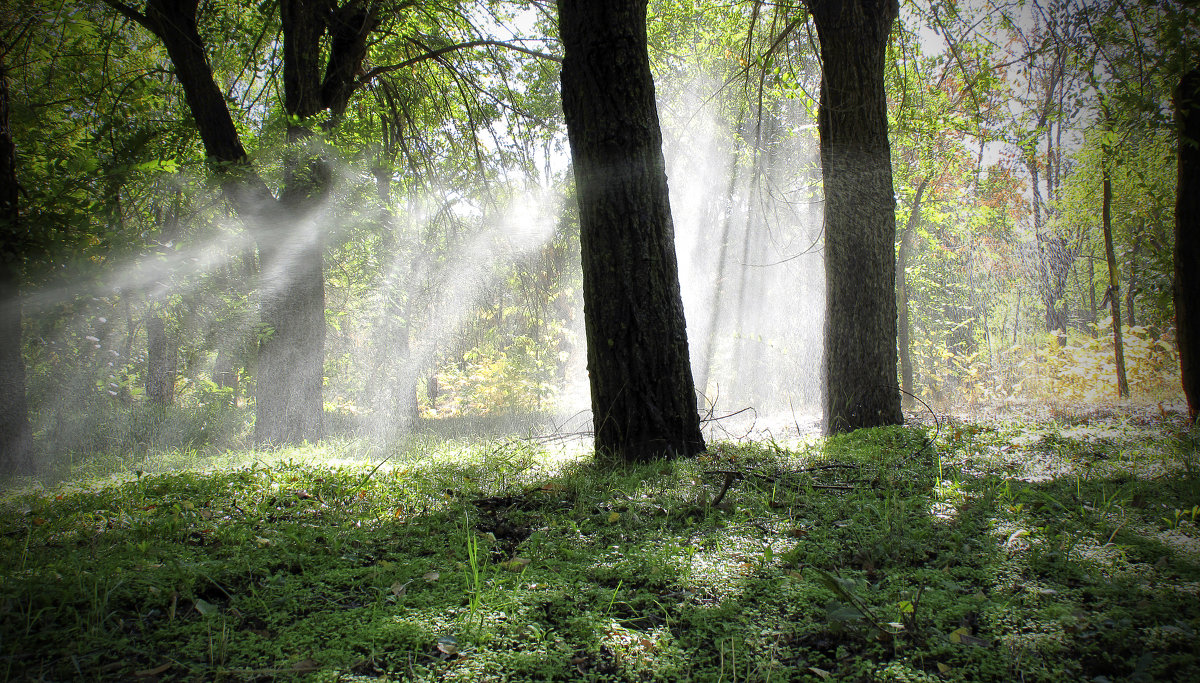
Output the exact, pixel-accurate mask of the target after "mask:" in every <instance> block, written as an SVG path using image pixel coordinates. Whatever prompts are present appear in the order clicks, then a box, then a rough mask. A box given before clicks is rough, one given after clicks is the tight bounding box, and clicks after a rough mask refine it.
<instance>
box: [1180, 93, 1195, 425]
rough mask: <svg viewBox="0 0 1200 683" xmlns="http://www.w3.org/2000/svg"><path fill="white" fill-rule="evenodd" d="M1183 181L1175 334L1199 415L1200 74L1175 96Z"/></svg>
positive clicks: (1186, 390)
mask: <svg viewBox="0 0 1200 683" xmlns="http://www.w3.org/2000/svg"><path fill="white" fill-rule="evenodd" d="M1175 111H1176V114H1175V116H1176V121H1177V125H1178V129H1179V178H1178V185H1177V190H1176V191H1177V193H1178V194H1177V196H1176V201H1175V330H1176V338H1177V339H1178V341H1179V367H1180V371H1181V373H1182V377H1183V391H1184V394H1186V395H1187V402H1188V413H1189V414H1190V415H1191V416H1192V419H1196V417H1197V414H1198V413H1200V70H1193V71H1190V72H1188V74H1187V75H1186V76H1184V77H1183V79H1182V80H1181V81H1180V83H1179V88H1178V89H1177V90H1176V91H1175Z"/></svg>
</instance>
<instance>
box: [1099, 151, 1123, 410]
mask: <svg viewBox="0 0 1200 683" xmlns="http://www.w3.org/2000/svg"><path fill="white" fill-rule="evenodd" d="M1103 183H1104V197H1103V200H1102V205H1101V209H1100V213H1101V217H1102V218H1101V224H1102V225H1103V228H1104V254H1105V257H1106V258H1107V260H1108V293H1107V294H1105V298H1107V299H1109V300H1110V301H1109V303H1110V305H1111V306H1112V328H1113V357H1114V359H1115V361H1116V364H1117V396H1119V397H1120V398H1129V380H1128V379H1126V377H1125V341H1124V339H1122V337H1121V295H1120V291H1121V289H1120V283H1118V282H1117V257H1116V254H1115V253H1114V250H1113V237H1112V178H1111V177H1109V173H1108V166H1107V160H1106V161H1105V167H1104V181H1103Z"/></svg>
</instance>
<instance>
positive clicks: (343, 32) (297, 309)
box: [106, 0, 380, 443]
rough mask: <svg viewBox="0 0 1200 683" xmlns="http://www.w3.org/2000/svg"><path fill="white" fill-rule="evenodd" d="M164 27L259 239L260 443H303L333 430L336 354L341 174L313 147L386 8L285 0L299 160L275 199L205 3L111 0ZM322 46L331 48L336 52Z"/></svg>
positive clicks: (344, 96) (287, 169)
mask: <svg viewBox="0 0 1200 683" xmlns="http://www.w3.org/2000/svg"><path fill="white" fill-rule="evenodd" d="M106 1H107V2H108V4H109V5H111V6H112V7H114V8H115V9H117V10H118V11H119V12H121V14H123V15H124V16H126V17H128V18H130V19H132V20H134V21H136V22H137V23H139V24H141V25H142V26H144V27H145V28H147V29H149V30H150V31H151V32H152V33H154V34H155V35H156V36H157V37H158V38H159V39H160V40H161V41H162V43H163V45H164V47H166V49H167V53H168V54H169V55H170V58H171V62H172V64H173V65H174V66H175V76H176V78H178V80H179V83H180V85H181V86H182V87H183V90H184V93H185V96H186V99H187V103H188V106H189V108H190V110H191V112H192V116H193V118H194V119H195V121H196V126H197V128H198V130H199V133H200V137H201V139H202V140H203V143H204V148H205V152H206V153H207V154H208V157H209V160H210V161H211V162H212V164H213V170H214V172H215V173H216V175H217V176H218V177H219V178H220V179H221V185H222V189H223V190H224V192H225V196H226V197H227V198H228V199H229V201H230V203H231V204H232V205H233V206H234V209H235V210H236V211H237V213H238V215H239V216H240V217H241V219H242V220H243V222H244V223H245V224H246V226H247V228H248V229H249V230H250V231H251V233H252V234H253V235H254V237H255V240H256V242H257V245H258V251H259V261H260V273H261V279H262V282H261V289H260V298H261V335H260V349H259V362H258V377H257V383H256V387H257V391H256V416H255V438H256V440H258V441H260V442H269V443H294V442H299V441H301V440H306V439H307V440H316V439H319V438H320V437H321V436H322V418H323V411H324V403H323V400H322V389H321V387H322V381H323V369H324V354H325V280H324V264H323V254H324V240H323V235H322V234H321V230H320V229H319V227H317V226H314V225H312V221H313V212H314V211H315V210H316V208H317V207H318V206H319V205H320V203H321V201H322V200H323V199H324V197H325V195H326V193H327V191H328V188H329V183H330V179H331V171H330V169H329V167H328V160H327V159H325V158H323V156H322V155H321V154H320V153H319V152H314V151H312V150H311V149H309V147H308V143H310V142H311V140H312V138H313V130H312V128H311V127H312V126H313V119H314V118H315V117H317V116H318V115H322V114H324V115H325V116H326V117H327V118H326V120H325V121H323V122H321V123H322V124H324V125H325V126H326V127H327V128H329V127H333V126H336V124H337V123H338V122H339V121H340V119H341V117H342V115H343V114H344V113H345V110H346V107H347V105H348V102H349V99H350V96H351V95H352V94H353V93H354V90H355V88H356V87H357V86H358V84H359V82H358V80H357V79H358V76H359V72H360V69H361V66H362V61H363V58H364V57H365V55H366V49H367V39H368V36H369V35H370V34H371V32H372V31H373V30H375V28H377V27H378V25H379V22H380V16H379V7H378V6H377V5H376V4H375V3H370V2H363V1H360V0H349V1H348V2H344V3H341V4H338V3H333V2H327V1H324V0H283V1H282V2H281V3H280V4H279V12H280V23H281V26H282V29H283V100H284V102H283V104H284V110H285V113H286V114H287V121H288V123H287V139H288V143H289V154H288V158H287V159H286V160H285V163H284V180H283V186H282V188H281V189H280V191H279V195H278V197H276V196H275V195H274V194H273V193H272V192H271V190H270V189H269V188H268V187H267V185H266V183H265V182H264V181H263V180H262V178H261V177H260V176H259V175H258V172H257V170H256V169H255V168H254V166H253V164H252V163H251V162H250V159H249V157H248V155H247V154H246V151H245V148H244V147H243V145H242V141H241V137H240V135H239V133H238V130H237V127H236V125H235V123H234V120H233V116H232V114H231V113H230V110H229V105H228V104H227V102H226V99H225V96H224V93H222V91H221V89H220V87H219V86H218V85H217V82H216V80H215V79H214V76H213V71H212V68H211V67H210V65H209V63H208V59H207V55H206V52H205V50H206V47H205V42H204V39H203V38H202V37H201V35H200V32H199V28H198V25H197V11H198V9H199V0H149V2H148V3H147V4H146V7H145V11H144V12H140V11H137V10H135V9H134V8H132V7H130V6H129V5H126V4H124V3H122V2H119V1H118V0H106ZM323 41H325V42H327V43H328V49H327V51H326V52H325V53H323V51H322V43H323Z"/></svg>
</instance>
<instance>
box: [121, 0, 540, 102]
mask: <svg viewBox="0 0 1200 683" xmlns="http://www.w3.org/2000/svg"><path fill="white" fill-rule="evenodd" d="M105 1H106V2H107V1H108V0H105ZM488 46H490V47H503V48H506V49H509V50H516V51H517V52H521V53H523V54H527V55H530V56H532V57H537V58H538V59H545V60H547V61H551V62H558V63H560V64H561V63H562V57H557V56H555V55H551V54H546V53H545V52H538V51H537V50H530V49H529V48H527V47H521V46H520V45H513V44H512V43H506V42H504V41H501V40H472V41H470V42H466V43H457V44H455V45H447V46H446V47H441V48H438V49H436V50H431V51H429V52H426V53H425V54H422V55H417V56H416V57H413V58H412V59H406V60H404V61H403V62H400V63H399V64H389V65H387V66H377V67H375V68H373V69H371V70H370V71H368V72H367V73H366V75H364V76H363V77H362V79H361V81H360V83H367V82H369V81H371V80H372V79H374V78H376V77H377V76H382V75H384V74H386V73H391V72H393V71H399V70H400V69H403V68H405V67H409V66H412V65H413V64H416V63H418V62H423V61H425V60H427V59H437V58H438V57H441V56H442V55H444V54H447V53H449V52H454V51H456V50H468V49H470V48H473V47H488Z"/></svg>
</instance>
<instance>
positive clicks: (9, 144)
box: [0, 62, 35, 475]
mask: <svg viewBox="0 0 1200 683" xmlns="http://www.w3.org/2000/svg"><path fill="white" fill-rule="evenodd" d="M17 189H18V188H17V176H16V146H15V145H14V144H13V138H12V130H11V129H10V128H9V126H8V72H7V69H6V68H5V65H4V64H3V62H0V475H12V474H33V473H34V470H35V465H34V462H33V459H32V450H33V449H32V447H33V436H32V433H31V430H30V426H29V408H28V405H27V403H26V399H25V358H24V355H23V354H22V352H21V346H22V344H21V296H20V295H21V292H20V282H21V245H22V243H23V241H24V240H22V239H21V231H20V230H19V229H18V225H17V224H18V221H19V220H20V215H19V214H18V211H17Z"/></svg>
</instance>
